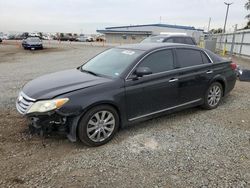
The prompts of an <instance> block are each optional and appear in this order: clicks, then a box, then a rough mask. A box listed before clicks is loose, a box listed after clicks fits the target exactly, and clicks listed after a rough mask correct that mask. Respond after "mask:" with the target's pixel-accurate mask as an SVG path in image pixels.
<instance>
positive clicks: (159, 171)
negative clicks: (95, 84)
mask: <svg viewBox="0 0 250 188" xmlns="http://www.w3.org/2000/svg"><path fill="white" fill-rule="evenodd" d="M106 48H107V47H103V46H102V44H98V45H97V44H93V45H91V44H89V43H88V44H86V43H68V42H64V43H58V42H52V43H46V44H45V50H39V51H29V50H28V51H27V50H23V49H22V48H20V46H18V43H16V42H11V43H10V44H1V45H0V157H1V161H0V171H1V174H0V187H8V186H10V187H35V186H37V187H49V186H51V187H118V186H119V187H202V186H204V187H249V186H250V82H239V81H237V84H236V87H235V89H234V90H233V91H232V92H231V93H230V95H229V96H227V97H226V98H224V99H223V102H222V104H221V105H220V106H219V107H218V108H217V109H215V110H211V111H206V110H202V109H201V108H192V109H188V110H185V111H182V112H178V113H175V114H172V115H168V116H164V117H160V118H157V119H153V120H150V121H147V122H144V123H140V124H138V125H136V126H133V127H129V128H126V129H123V130H121V131H120V132H118V134H117V135H116V136H115V138H114V139H113V140H112V141H111V142H109V143H108V144H106V145H104V146H101V147H97V148H89V147H86V146H84V145H82V144H81V143H71V142H69V141H68V140H67V139H66V138H64V137H63V136H58V135H53V136H50V137H48V138H41V137H39V136H36V135H30V134H29V133H28V131H27V125H28V122H27V121H26V120H25V119H23V118H22V117H21V116H20V115H19V114H18V113H17V112H16V110H15V99H16V96H17V94H18V92H19V90H20V89H21V87H22V86H23V84H25V83H26V82H27V81H29V80H31V79H34V78H36V77H37V76H40V75H43V74H46V73H51V72H55V71H59V70H64V69H70V68H75V67H77V66H79V65H81V64H82V63H84V62H86V61H87V60H88V59H89V58H91V57H93V56H94V55H96V54H97V53H99V52H101V51H103V50H105V49H106ZM237 61H238V63H239V64H240V65H242V66H243V67H245V68H248V69H250V61H249V60H246V59H240V58H237Z"/></svg>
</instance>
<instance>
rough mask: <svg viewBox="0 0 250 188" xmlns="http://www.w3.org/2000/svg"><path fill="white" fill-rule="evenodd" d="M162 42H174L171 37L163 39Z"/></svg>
mask: <svg viewBox="0 0 250 188" xmlns="http://www.w3.org/2000/svg"><path fill="white" fill-rule="evenodd" d="M164 42H174V39H173V38H169V39H167V40H166V41H164Z"/></svg>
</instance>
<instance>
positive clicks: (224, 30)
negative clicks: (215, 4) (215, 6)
mask: <svg viewBox="0 0 250 188" xmlns="http://www.w3.org/2000/svg"><path fill="white" fill-rule="evenodd" d="M224 4H225V5H227V12H226V17H225V23H224V29H223V33H225V32H226V26H227V16H228V11H229V6H230V5H232V4H233V3H226V2H224Z"/></svg>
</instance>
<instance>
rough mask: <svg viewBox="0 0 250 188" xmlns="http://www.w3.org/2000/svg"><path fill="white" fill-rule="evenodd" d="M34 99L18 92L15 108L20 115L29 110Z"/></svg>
mask: <svg viewBox="0 0 250 188" xmlns="http://www.w3.org/2000/svg"><path fill="white" fill-rule="evenodd" d="M34 101H35V100H34V99H32V98H30V97H28V96H27V95H25V94H24V93H23V92H20V94H19V96H18V98H17V100H16V108H17V110H18V112H19V113H20V114H26V113H27V111H28V110H29V109H30V107H31V105H32V104H33V103H34Z"/></svg>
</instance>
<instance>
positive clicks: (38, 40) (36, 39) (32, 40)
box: [27, 37, 41, 42]
mask: <svg viewBox="0 0 250 188" xmlns="http://www.w3.org/2000/svg"><path fill="white" fill-rule="evenodd" d="M27 41H30V42H40V41H41V40H40V39H39V38H38V37H30V38H27Z"/></svg>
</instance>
